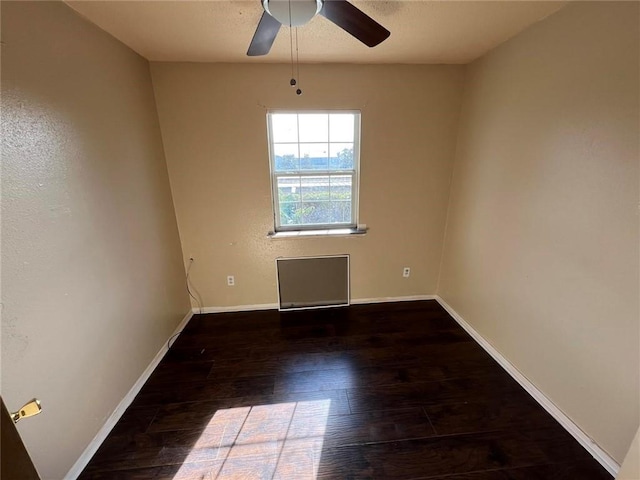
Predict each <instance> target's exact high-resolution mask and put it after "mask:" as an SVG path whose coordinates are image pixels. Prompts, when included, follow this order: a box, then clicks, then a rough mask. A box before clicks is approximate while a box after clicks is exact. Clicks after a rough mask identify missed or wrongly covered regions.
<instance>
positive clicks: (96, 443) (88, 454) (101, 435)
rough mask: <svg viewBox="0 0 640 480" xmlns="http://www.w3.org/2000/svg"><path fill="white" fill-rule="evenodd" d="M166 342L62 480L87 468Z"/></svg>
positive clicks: (188, 316)
mask: <svg viewBox="0 0 640 480" xmlns="http://www.w3.org/2000/svg"><path fill="white" fill-rule="evenodd" d="M192 316H193V312H188V313H187V314H186V315H185V316H184V318H183V319H182V321H181V322H180V324H179V325H178V326H177V327H176V329H175V330H174V331H173V333H172V334H171V336H170V337H169V338H168V339H167V342H168V340H170V339H171V338H173V337H174V336H176V335H177V334H179V333H180V332H182V329H183V328H184V327H185V326H186V325H187V323H188V322H189V320H191V317H192ZM167 342H165V343H164V344H163V345H162V348H161V349H160V351H159V352H158V353H157V354H156V356H155V357H154V358H153V360H151V363H150V364H149V366H147V368H146V369H145V371H144V372H142V375H140V378H138V380H137V381H136V383H135V384H134V385H133V387H131V390H129V392H128V393H127V394H126V395H125V396H124V398H123V399H122V400H121V401H120V403H119V404H118V406H117V407H116V409H115V410H114V411H113V413H112V414H111V415H110V416H109V418H108V419H107V421H106V422H105V423H104V425H102V428H100V430H98V433H97V434H96V436H95V437H93V440H91V442H90V443H89V445H87V448H85V449H84V452H82V455H80V458H78V460H77V461H76V463H74V464H73V466H72V467H71V469H70V470H69V471H68V472H67V474H66V475H65V477H64V480H75V479H76V478H78V476H79V475H80V474H81V473H82V470H84V468H85V467H86V466H87V464H88V463H89V461H90V460H91V458H92V457H93V456H94V455H95V453H96V452H97V451H98V448H100V445H102V442H104V441H105V439H106V438H107V436H108V435H109V433H110V432H111V430H113V427H115V426H116V423H118V420H120V417H122V415H123V414H124V412H125V411H126V410H127V408H128V407H129V405H131V402H133V399H134V398H136V395H137V394H138V392H140V390H141V389H142V387H143V386H144V384H145V382H146V381H147V380H148V379H149V377H150V376H151V374H152V373H153V371H154V370H155V369H156V367H157V366H158V364H159V363H160V361H161V360H162V358H163V357H164V356H165V354H166V353H167V351H168V348H167Z"/></svg>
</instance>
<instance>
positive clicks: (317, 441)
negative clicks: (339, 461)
mask: <svg viewBox="0 0 640 480" xmlns="http://www.w3.org/2000/svg"><path fill="white" fill-rule="evenodd" d="M330 406H331V400H330V399H324V400H313V401H302V402H291V403H279V404H274V405H259V406H252V407H239V408H229V409H224V410H218V411H217V412H216V413H215V415H214V416H213V417H212V418H211V420H210V422H209V423H208V425H207V426H206V428H205V429H204V431H203V432H202V434H201V435H200V438H199V439H198V440H197V442H196V443H195V444H194V445H193V447H192V448H191V451H190V452H189V454H188V455H187V457H186V458H185V459H184V461H183V464H182V466H181V467H180V469H179V470H178V471H177V472H176V474H175V475H174V477H173V480H186V479H198V480H228V479H273V480H276V479H277V480H315V479H316V478H317V475H318V468H319V466H320V456H321V454H322V444H323V441H324V435H325V430H326V426H327V417H328V415H329V408H330Z"/></svg>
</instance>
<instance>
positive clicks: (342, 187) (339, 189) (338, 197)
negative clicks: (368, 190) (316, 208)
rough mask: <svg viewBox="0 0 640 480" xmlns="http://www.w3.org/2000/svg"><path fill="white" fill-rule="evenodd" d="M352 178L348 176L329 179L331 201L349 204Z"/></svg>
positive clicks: (335, 176)
mask: <svg viewBox="0 0 640 480" xmlns="http://www.w3.org/2000/svg"><path fill="white" fill-rule="evenodd" d="M352 182H353V178H352V177H351V176H350V175H340V176H337V175H332V176H331V179H330V185H331V188H330V191H331V193H330V199H331V200H332V201H344V200H347V201H349V202H351V184H352Z"/></svg>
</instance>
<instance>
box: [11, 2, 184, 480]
mask: <svg viewBox="0 0 640 480" xmlns="http://www.w3.org/2000/svg"><path fill="white" fill-rule="evenodd" d="M2 43H3V44H2V197H3V198H2V287H3V289H2V305H3V310H2V395H3V397H4V399H5V402H6V404H7V406H8V407H9V408H18V407H19V406H20V405H22V403H23V402H24V401H26V400H29V399H30V398H32V397H33V396H36V397H38V398H40V400H41V401H42V405H43V413H42V414H41V415H39V416H37V417H34V418H33V419H29V420H25V421H23V422H20V423H19V424H18V428H19V431H20V434H21V435H22V437H23V438H24V440H25V443H26V445H27V448H28V450H29V452H30V454H31V456H32V458H33V459H34V461H35V463H36V466H37V468H38V469H39V471H40V473H41V475H42V477H43V479H47V480H51V479H61V478H62V477H63V476H64V475H65V473H66V472H67V471H68V469H69V468H70V467H71V466H72V465H73V463H74V462H75V461H76V460H77V458H78V457H79V456H80V454H81V453H82V451H83V450H84V449H85V447H86V446H87V444H88V443H89V442H90V441H91V439H92V438H93V437H94V435H95V434H96V433H97V431H98V429H99V428H100V427H102V425H103V424H104V422H105V420H106V419H107V418H108V416H109V415H110V414H111V412H112V411H113V410H114V408H115V407H116V406H117V405H118V403H119V402H120V400H121V399H122V398H123V397H124V395H125V394H126V393H127V391H128V390H129V389H130V388H131V386H132V385H133V384H134V382H135V381H136V380H137V378H138V377H139V376H140V374H141V373H142V371H143V370H144V369H145V368H146V367H147V365H148V364H149V362H150V361H151V360H152V358H153V357H154V355H155V354H156V353H157V352H158V351H159V349H160V348H161V347H162V345H163V343H164V342H165V341H166V340H167V338H168V336H169V335H170V333H171V332H172V331H173V329H174V328H175V326H176V325H177V323H178V322H179V321H180V320H181V318H182V317H183V316H184V314H185V313H186V312H187V310H188V308H189V304H188V300H187V296H186V294H185V292H184V288H183V280H182V279H183V278H184V269H183V265H182V263H181V251H180V243H179V238H178V232H177V226H176V221H175V217H174V213H173V209H172V204H171V196H170V190H169V185H168V179H167V172H166V166H165V162H164V154H163V150H162V143H161V138H160V131H159V127H158V120H157V115H156V110H155V105H154V98H153V91H152V88H151V79H150V74H149V66H148V63H147V61H146V60H144V59H143V58H141V57H139V56H138V55H136V54H134V53H133V52H132V51H131V50H129V49H128V48H126V47H124V46H123V45H122V44H120V43H119V42H117V41H115V40H114V39H112V38H111V37H109V36H108V35H106V34H105V33H103V32H102V31H100V30H99V29H97V28H96V27H94V26H92V25H90V24H88V23H86V22H85V21H84V20H82V19H80V18H79V17H78V16H77V15H76V14H75V13H74V12H73V11H72V10H70V9H69V8H68V7H67V6H65V5H64V4H62V3H57V2H55V3H52V2H28V3H23V2H16V3H13V2H2Z"/></svg>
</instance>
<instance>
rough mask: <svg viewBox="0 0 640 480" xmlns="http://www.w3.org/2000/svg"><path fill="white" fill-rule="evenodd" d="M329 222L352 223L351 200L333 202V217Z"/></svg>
mask: <svg viewBox="0 0 640 480" xmlns="http://www.w3.org/2000/svg"><path fill="white" fill-rule="evenodd" d="M329 223H351V202H350V201H341V202H331V218H330V221H329Z"/></svg>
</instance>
